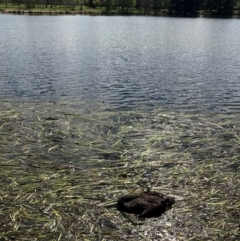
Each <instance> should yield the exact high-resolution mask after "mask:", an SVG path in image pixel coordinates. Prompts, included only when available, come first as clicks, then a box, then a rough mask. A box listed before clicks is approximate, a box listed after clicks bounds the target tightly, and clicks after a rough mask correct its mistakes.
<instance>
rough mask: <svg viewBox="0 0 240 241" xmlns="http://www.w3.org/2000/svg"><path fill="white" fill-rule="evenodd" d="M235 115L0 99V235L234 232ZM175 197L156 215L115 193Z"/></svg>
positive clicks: (237, 179)
mask: <svg viewBox="0 0 240 241" xmlns="http://www.w3.org/2000/svg"><path fill="white" fill-rule="evenodd" d="M239 120H240V118H239V115H212V116H211V115H191V114H182V113H174V112H172V113H170V112H166V111H162V110H155V111H152V112H150V113H149V112H144V111H128V112H115V111H111V110H109V109H107V108H95V109H94V108H87V107H86V106H85V105H84V104H83V103H74V104H71V103H68V102H64V101H62V102H59V103H46V102H45V103H33V104H30V103H16V102H11V101H9V102H6V101H2V102H1V103H0V168H1V172H0V239H1V240H15V239H17V240H184V241H186V240H239V233H240V230H239V229H240V228H239V219H240V189H239V188H240V167H239V157H240V121H239ZM147 188H151V189H152V190H153V191H158V192H162V193H164V194H168V195H170V196H174V197H175V198H176V203H175V205H174V207H173V208H172V209H171V210H169V211H168V212H166V213H165V214H164V215H162V216H161V217H159V218H152V219H145V220H144V219H142V220H140V219H138V218H137V217H136V216H134V215H131V214H124V213H119V212H118V211H117V209H116V200H117V198H118V197H119V196H121V195H123V194H126V193H132V192H137V191H142V190H146V189H147Z"/></svg>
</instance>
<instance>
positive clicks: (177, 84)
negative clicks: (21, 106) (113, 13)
mask: <svg viewBox="0 0 240 241" xmlns="http://www.w3.org/2000/svg"><path fill="white" fill-rule="evenodd" d="M0 22H1V25H0V96H1V99H9V98H11V99H12V98H16V99H17V100H19V99H20V100H29V101H32V100H47V101H55V100H59V99H62V98H65V99H66V100H71V99H75V100H81V101H88V102H91V103H92V104H93V105H95V104H97V103H102V102H104V105H107V106H110V107H111V108H112V109H117V110H126V109H128V110H129V109H145V108H150V109H152V108H163V109H170V110H176V111H194V112H206V111H207V112H234V113H235V112H239V110H240V94H239V93H240V82H239V79H240V71H239V63H240V35H239V34H238V32H239V29H240V21H239V20H238V19H203V18H194V19H191V18H188V19H184V18H166V17H165V18H162V17H158V18H156V17H122V16H117V17H106V16H97V17H92V16H17V15H0Z"/></svg>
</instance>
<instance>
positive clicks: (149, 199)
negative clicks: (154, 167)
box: [118, 191, 175, 218]
mask: <svg viewBox="0 0 240 241" xmlns="http://www.w3.org/2000/svg"><path fill="white" fill-rule="evenodd" d="M174 202H175V199H174V198H173V197H168V196H164V195H163V194H161V193H157V192H150V191H148V192H143V193H140V194H129V195H124V196H122V197H120V198H119V199H118V210H119V211H122V212H127V213H134V214H138V215H139V217H140V218H151V217H159V216H161V215H162V214H163V213H164V212H165V211H167V210H168V209H170V208H171V207H172V205H173V204H174Z"/></svg>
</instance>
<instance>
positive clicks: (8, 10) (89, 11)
mask: <svg viewBox="0 0 240 241" xmlns="http://www.w3.org/2000/svg"><path fill="white" fill-rule="evenodd" d="M0 13H5V14H29V15H31V14H33V15H56V14H57V15H64V14H70V15H76V14H78V15H110V16H111V15H135V16H144V15H146V16H165V17H166V16H169V14H168V10H167V9H163V10H160V11H157V12H148V11H147V12H146V11H144V10H131V11H130V10H129V11H128V12H122V11H121V10H119V9H115V10H110V11H107V10H106V8H105V7H101V8H100V7H96V8H89V7H87V6H82V7H80V6H75V7H74V9H72V8H71V7H63V6H61V7H59V6H55V7H50V6H49V7H47V8H46V7H43V8H39V7H34V8H27V7H26V6H25V5H24V4H22V5H20V6H19V5H16V4H13V5H12V6H11V5H10V4H9V5H8V6H7V7H6V5H5V4H0ZM173 16H176V15H173ZM192 17H212V18H217V17H219V18H221V17H227V18H239V17H240V10H239V9H236V10H234V11H233V15H231V16H221V15H220V16H216V15H211V13H209V12H208V11H203V10H201V11H200V14H199V15H197V16H192Z"/></svg>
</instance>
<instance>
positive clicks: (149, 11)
mask: <svg viewBox="0 0 240 241" xmlns="http://www.w3.org/2000/svg"><path fill="white" fill-rule="evenodd" d="M146 1H147V0H136V1H134V0H128V1H126V2H127V3H128V4H127V5H126V4H121V3H120V1H119V3H118V4H117V3H116V1H115V4H113V0H108V1H107V0H106V1H104V2H100V1H99V0H98V1H92V0H89V1H84V2H83V1H68V3H67V4H60V3H58V2H57V1H55V2H54V3H50V1H49V3H46V4H38V3H37V2H34V0H32V1H27V2H26V3H24V2H21V3H19V2H18V3H17V2H14V1H12V2H8V0H6V2H2V3H1V0H0V13H9V14H29V15H30V14H33V15H41V14H47V15H63V14H72V15H75V14H81V15H136V16H138V15H140V16H142V15H146V16H174V17H175V16H180V17H228V18H239V17H240V0H226V1H228V5H226V4H225V5H224V1H225V0H222V1H217V0H205V1H204V0H195V1H192V2H196V3H195V5H194V3H192V5H187V4H185V5H178V4H179V2H180V3H181V2H183V3H184V2H188V0H183V1H176V0H155V1H154V0H153V1H151V2H150V0H149V1H148V3H149V4H147V5H146ZM174 1H175V2H177V3H175V4H174V3H173V2H174ZM214 1H217V3H219V4H220V3H221V4H222V5H216V4H213V3H214ZM139 2H140V3H139ZM155 2H156V3H155ZM231 2H232V3H231ZM230 3H231V4H230Z"/></svg>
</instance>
